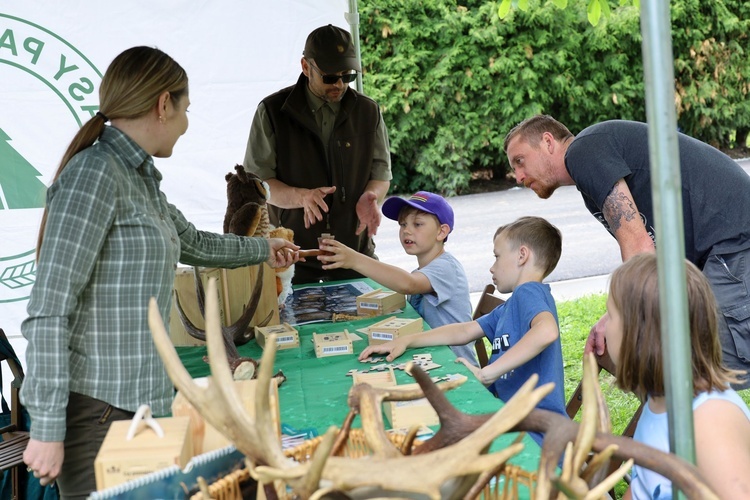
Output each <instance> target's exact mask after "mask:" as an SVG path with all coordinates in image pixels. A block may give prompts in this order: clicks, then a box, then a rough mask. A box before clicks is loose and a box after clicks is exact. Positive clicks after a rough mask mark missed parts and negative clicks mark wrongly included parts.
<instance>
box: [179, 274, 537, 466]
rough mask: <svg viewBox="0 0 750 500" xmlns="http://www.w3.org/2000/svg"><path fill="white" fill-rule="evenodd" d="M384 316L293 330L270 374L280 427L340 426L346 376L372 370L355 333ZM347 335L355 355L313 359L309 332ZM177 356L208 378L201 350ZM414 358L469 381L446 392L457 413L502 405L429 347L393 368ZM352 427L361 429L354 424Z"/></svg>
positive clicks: (526, 462) (440, 350) (530, 461)
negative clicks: (290, 345)
mask: <svg viewBox="0 0 750 500" xmlns="http://www.w3.org/2000/svg"><path fill="white" fill-rule="evenodd" d="M362 281H365V282H367V283H368V284H371V285H372V286H373V287H374V288H377V287H378V285H377V284H376V283H374V282H372V281H370V280H362ZM397 316H398V317H403V318H417V317H419V315H418V314H417V312H416V311H415V310H414V309H413V308H412V307H411V306H409V305H408V304H407V307H406V309H405V310H404V311H403V312H401V313H399V314H397ZM386 317H388V316H379V317H372V318H364V319H360V320H356V321H348V322H337V323H312V324H307V325H300V326H295V328H296V329H297V330H298V332H299V338H300V347H299V348H294V349H286V350H280V351H277V354H276V361H275V363H274V365H275V366H274V372H276V371H277V370H282V371H283V372H284V375H286V377H287V380H286V382H285V383H284V384H283V385H282V386H281V387H280V388H279V400H280V411H281V422H282V423H283V424H287V425H290V426H292V427H294V428H296V429H304V428H310V427H312V428H315V429H317V432H318V433H319V434H323V433H324V432H325V431H326V430H327V429H328V427H329V426H331V425H336V426H340V425H341V424H342V422H343V421H344V418H345V417H346V415H347V413H348V411H349V408H348V406H347V394H348V391H349V389H350V387H351V385H352V379H351V377H349V376H347V372H349V370H352V369H358V370H364V369H367V368H368V367H369V366H370V365H369V364H363V363H360V362H359V361H358V360H357V355H358V354H359V353H360V352H361V351H362V350H363V349H364V348H365V347H366V346H367V337H366V336H365V335H363V334H361V333H358V332H357V330H359V329H362V328H365V327H367V326H369V325H370V324H373V323H375V322H378V321H381V320H383V319H385V318H386ZM344 329H347V330H348V331H349V332H351V333H356V334H357V335H358V336H360V337H361V338H362V340H361V341H356V342H354V352H355V354H354V355H340V356H330V357H324V358H316V357H315V350H314V347H313V343H312V334H313V332H317V333H330V332H341V331H344ZM177 352H178V353H179V355H180V359H181V360H182V362H183V363H184V365H185V367H186V368H187V370H188V372H189V373H190V374H191V375H192V376H193V377H195V378H197V377H204V376H207V375H209V374H210V368H209V366H208V364H206V363H205V362H204V361H203V356H205V355H206V348H205V347H178V348H177ZM239 352H240V354H241V355H242V356H249V357H252V358H255V359H260V357H261V356H262V353H263V351H262V349H261V348H260V347H258V345H257V344H256V343H255V341H251V342H249V343H247V344H245V345H244V346H240V347H239ZM415 353H431V354H432V359H433V361H434V362H435V363H437V364H439V365H442V366H441V367H440V368H435V369H433V370H430V372H429V373H430V375H431V376H433V377H435V376H443V375H448V374H453V373H461V374H464V375H466V376H467V377H468V381H467V382H466V383H465V384H463V385H462V386H461V387H459V388H457V389H454V390H452V391H449V392H448V393H447V396H448V399H449V400H450V401H451V403H452V404H453V405H454V406H456V407H457V408H458V409H459V410H461V411H463V412H465V413H470V414H483V413H492V412H495V411H497V410H498V409H499V408H500V407H501V406H502V404H503V403H502V402H501V401H500V400H498V399H496V398H495V397H494V396H493V395H492V394H491V393H490V392H489V391H488V390H487V389H486V388H485V387H484V386H483V385H482V384H481V383H480V382H479V381H478V380H477V379H476V378H475V377H474V376H473V375H472V374H471V372H469V371H468V370H467V369H466V368H465V367H464V366H463V365H462V364H460V363H456V362H455V356H454V355H453V353H452V352H451V351H450V349H448V348H447V347H443V346H440V347H430V348H420V349H413V350H408V351H407V352H406V353H405V354H404V355H402V356H401V357H400V358H399V359H398V360H396V362H405V361H408V360H410V359H411V356H412V354H415ZM395 373H396V378H397V381H398V383H399V384H404V383H413V382H414V379H412V378H411V377H410V376H409V375H407V374H406V373H404V372H403V371H402V370H395ZM354 427H359V424H358V421H356V420H355V424H354ZM515 437H517V434H515V433H513V434H506V435H504V436H501V437H500V438H498V439H497V440H496V441H495V442H494V443H493V445H492V450H498V449H501V448H504V447H506V446H508V445H509V444H510V443H511V442H512V441H513V439H515ZM523 443H524V445H525V446H524V450H523V451H522V452H521V453H519V454H518V455H516V456H515V457H514V458H513V459H512V460H511V462H512V463H514V464H516V465H518V466H520V467H522V468H523V469H524V470H527V471H536V470H537V468H538V465H539V454H540V449H539V446H538V445H537V444H536V443H535V442H534V441H533V440H532V439H531V438H529V437H528V436H525V437H524V439H523Z"/></svg>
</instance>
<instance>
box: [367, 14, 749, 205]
mask: <svg viewBox="0 0 750 500" xmlns="http://www.w3.org/2000/svg"><path fill="white" fill-rule="evenodd" d="M672 5H673V17H674V22H673V24H674V35H673V36H674V43H675V49H674V53H675V59H676V61H675V68H676V69H675V74H676V88H677V92H678V102H677V105H678V108H677V109H678V112H679V113H680V123H679V124H680V126H681V128H682V129H683V130H684V131H685V132H686V133H688V134H690V135H694V136H696V137H698V138H701V139H703V140H706V141H711V142H712V143H714V144H716V145H728V144H730V142H731V141H733V140H740V139H741V137H744V135H743V134H746V131H747V129H748V121H750V113H748V111H749V110H748V106H750V102H746V100H745V97H746V94H747V90H748V83H747V82H748V81H750V67H748V66H747V65H746V64H744V62H743V59H746V56H745V55H744V54H745V51H746V50H747V48H748V46H749V45H750V44H748V40H747V36H746V35H745V33H746V32H747V30H748V28H750V25H749V24H750V21H748V20H745V19H750V15H748V14H750V7H748V6H746V5H745V4H744V3H743V1H742V0H717V1H715V2H700V1H699V0H677V1H674V2H672ZM498 6H499V2H491V1H490V2H488V1H481V0H465V1H464V2H461V4H458V3H457V2H456V1H455V0H453V1H451V0H422V1H415V0H407V1H404V0H360V7H359V8H360V14H361V21H360V36H361V40H362V57H363V62H364V72H365V78H364V90H365V93H367V94H368V95H370V96H372V97H373V98H374V99H375V100H377V101H378V102H379V103H380V105H381V107H382V109H383V114H384V117H385V120H386V123H387V124H388V128H389V134H390V139H391V148H392V152H393V170H394V172H393V173H394V181H393V187H392V189H393V191H395V192H401V193H404V192H412V191H415V190H418V189H428V190H433V191H437V192H441V193H444V194H448V195H452V194H457V193H460V192H461V191H462V190H463V189H465V188H466V187H467V186H468V184H469V181H470V179H471V177H472V174H475V173H477V172H482V171H488V170H489V171H491V172H492V174H493V176H495V177H502V176H505V175H506V174H507V172H508V165H507V160H506V158H505V155H504V153H503V151H502V143H503V139H504V137H505V134H506V133H507V132H508V131H509V130H510V129H511V128H512V127H513V126H514V125H515V124H516V123H518V122H519V121H521V120H523V119H525V118H527V117H529V116H531V115H533V114H536V113H540V112H544V113H548V114H551V115H553V116H555V117H556V118H558V119H559V120H560V121H562V122H563V123H565V124H566V125H568V127H569V128H570V129H571V131H572V132H573V133H577V132H578V131H580V130H581V129H583V128H585V127H586V126H588V125H590V124H592V123H595V122H598V121H601V120H605V119H613V118H622V119H634V120H645V101H644V84H643V69H642V64H641V57H642V56H641V36H640V27H639V18H638V11H637V9H636V8H634V7H632V6H629V7H618V8H613V9H611V11H610V12H609V16H608V17H607V18H606V19H604V21H603V22H600V23H599V24H598V25H597V26H593V27H592V26H591V25H590V24H589V22H588V17H587V12H586V2H583V1H580V0H579V1H575V2H571V3H570V4H569V5H568V6H567V8H565V9H562V10H561V9H558V8H556V7H555V6H554V5H553V4H552V2H544V1H543V2H539V0H536V1H535V0H532V1H531V2H530V8H529V10H528V12H522V11H519V10H515V9H514V10H511V12H510V14H509V15H508V17H506V18H505V19H503V20H501V19H499V17H498V14H497V13H498ZM696 27H697V28H696ZM683 47H684V49H683Z"/></svg>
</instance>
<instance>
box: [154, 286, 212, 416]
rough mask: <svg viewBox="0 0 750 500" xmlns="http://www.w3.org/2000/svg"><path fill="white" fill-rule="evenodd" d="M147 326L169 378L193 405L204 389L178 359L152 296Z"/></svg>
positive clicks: (201, 397) (200, 397)
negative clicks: (194, 380)
mask: <svg viewBox="0 0 750 500" xmlns="http://www.w3.org/2000/svg"><path fill="white" fill-rule="evenodd" d="M148 326H149V328H150V329H151V336H152V337H153V339H154V345H155V346H156V351H157V352H158V353H159V356H160V357H161V359H162V361H163V362H164V367H165V368H166V371H167V374H168V375H169V378H170V379H171V380H172V383H173V384H174V385H175V387H177V389H179V390H180V391H181V392H182V394H183V395H184V396H185V397H186V398H187V400H188V401H190V402H191V403H193V405H195V403H194V401H199V400H201V399H203V396H204V394H203V392H204V389H203V388H202V387H199V386H198V385H196V384H195V383H194V382H193V378H192V377H191V376H190V374H189V373H188V371H187V370H186V369H185V367H184V366H183V364H182V361H180V357H179V356H178V355H177V351H176V350H175V348H174V345H173V344H172V341H171V340H170V338H169V333H167V329H166V327H165V326H164V321H163V320H162V317H161V313H159V305H158V304H157V302H156V299H155V298H154V297H151V299H150V300H149V303H148Z"/></svg>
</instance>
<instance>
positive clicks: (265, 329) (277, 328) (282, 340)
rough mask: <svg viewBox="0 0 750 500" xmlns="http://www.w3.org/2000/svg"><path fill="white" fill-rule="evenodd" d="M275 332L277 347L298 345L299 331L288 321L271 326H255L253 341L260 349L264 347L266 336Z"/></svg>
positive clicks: (289, 347) (285, 347) (286, 347)
mask: <svg viewBox="0 0 750 500" xmlns="http://www.w3.org/2000/svg"><path fill="white" fill-rule="evenodd" d="M272 334H276V346H277V349H279V350H281V349H293V348H295V347H299V333H298V332H297V330H295V329H294V328H292V327H291V326H290V325H289V323H283V324H281V325H273V326H256V327H255V341H256V342H258V345H259V346H260V348H261V349H265V348H266V338H267V337H268V336H269V335H272Z"/></svg>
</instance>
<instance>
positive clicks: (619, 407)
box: [557, 294, 750, 495]
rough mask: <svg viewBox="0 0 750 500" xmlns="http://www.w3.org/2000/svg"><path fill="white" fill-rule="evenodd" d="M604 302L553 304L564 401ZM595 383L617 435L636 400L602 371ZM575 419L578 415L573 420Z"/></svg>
mask: <svg viewBox="0 0 750 500" xmlns="http://www.w3.org/2000/svg"><path fill="white" fill-rule="evenodd" d="M606 303H607V296H606V295H605V294H594V295H587V296H584V297H582V298H580V299H577V300H571V301H566V302H559V303H558V304H557V314H558V318H559V320H560V335H561V338H562V352H563V366H564V368H565V399H566V401H567V400H568V399H570V396H571V394H572V393H573V391H575V389H576V387H577V386H578V382H579V381H580V380H581V375H582V372H583V370H582V356H583V348H584V346H585V344H586V339H587V338H588V335H589V331H590V329H591V326H592V325H593V324H594V323H596V322H597V321H598V320H599V318H600V317H601V316H602V314H604V312H605V311H606ZM599 382H600V385H601V388H602V393H603V394H604V399H605V400H606V401H607V406H608V407H609V413H610V418H611V420H612V432H613V434H621V433H622V431H623V430H624V429H625V427H626V426H627V425H628V422H629V421H630V418H631V416H632V415H633V413H634V412H635V410H636V409H637V408H638V400H637V399H636V398H635V396H633V395H632V394H625V393H623V392H622V391H621V390H620V389H618V388H617V386H616V385H615V380H614V377H613V376H611V375H609V374H608V373H606V372H604V371H602V374H601V375H600V377H599ZM739 394H740V396H741V397H742V399H743V400H744V401H745V402H746V403H747V404H748V405H750V389H747V390H744V391H740V392H739ZM579 418H580V412H579V416H578V417H577V418H576V419H579ZM625 488H626V486H625V484H624V483H621V485H620V486H619V487H618V488H617V489H616V493H617V494H618V495H621V494H622V493H623V492H624V490H625Z"/></svg>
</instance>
